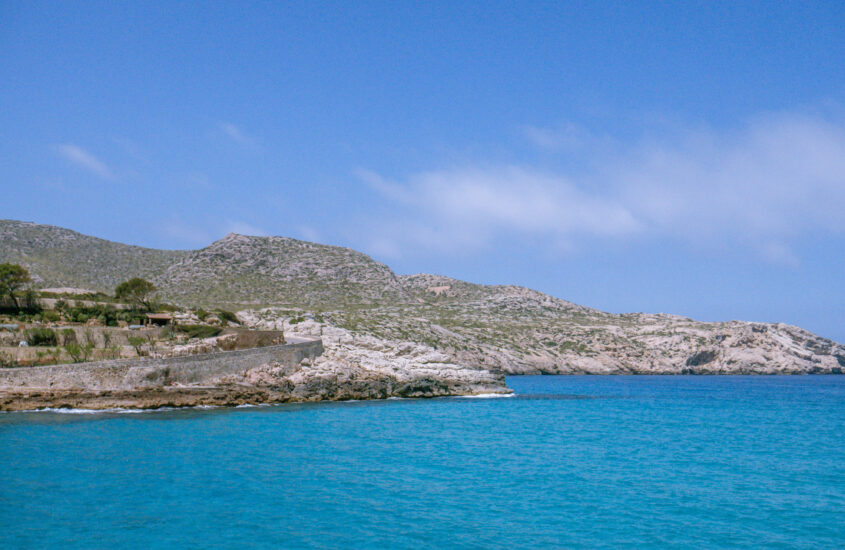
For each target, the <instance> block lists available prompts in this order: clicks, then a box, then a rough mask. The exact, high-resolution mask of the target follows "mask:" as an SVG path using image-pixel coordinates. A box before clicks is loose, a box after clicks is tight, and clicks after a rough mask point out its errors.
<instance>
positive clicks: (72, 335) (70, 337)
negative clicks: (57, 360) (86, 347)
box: [62, 328, 76, 346]
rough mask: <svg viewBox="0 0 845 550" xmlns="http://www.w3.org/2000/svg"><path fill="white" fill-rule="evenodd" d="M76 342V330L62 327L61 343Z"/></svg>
mask: <svg viewBox="0 0 845 550" xmlns="http://www.w3.org/2000/svg"><path fill="white" fill-rule="evenodd" d="M75 343H76V331H75V330H73V329H72V328H63V329H62V345H65V346H66V345H68V344H75Z"/></svg>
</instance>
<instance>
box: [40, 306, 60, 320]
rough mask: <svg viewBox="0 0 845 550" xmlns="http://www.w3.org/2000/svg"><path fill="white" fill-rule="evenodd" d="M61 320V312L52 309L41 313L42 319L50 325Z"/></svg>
mask: <svg viewBox="0 0 845 550" xmlns="http://www.w3.org/2000/svg"><path fill="white" fill-rule="evenodd" d="M61 318H62V316H61V315H59V312H57V311H53V310H52V309H47V310H44V311H42V312H41V319H42V320H43V321H46V322H48V323H55V322H56V321H58V320H60V319H61Z"/></svg>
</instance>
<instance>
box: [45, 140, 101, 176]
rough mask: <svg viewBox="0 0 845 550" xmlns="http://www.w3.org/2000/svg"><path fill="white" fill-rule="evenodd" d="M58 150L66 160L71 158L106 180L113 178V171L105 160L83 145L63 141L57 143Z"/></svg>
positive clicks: (75, 162) (71, 160) (78, 164)
mask: <svg viewBox="0 0 845 550" xmlns="http://www.w3.org/2000/svg"><path fill="white" fill-rule="evenodd" d="M56 151H57V152H58V153H59V154H60V155H61V156H62V157H64V158H65V159H66V160H69V161H70V162H72V163H74V164H76V165H77V166H79V167H81V168H84V169H86V170H88V171H89V172H91V173H93V174H94V175H96V176H98V177H100V178H102V179H104V180H110V179H112V178H113V175H112V171H111V170H110V169H109V167H108V166H106V164H105V163H104V162H103V161H101V160H100V159H98V158H97V157H95V156H94V155H92V154H91V153H89V152H88V151H86V150H85V149H83V148H82V147H79V146H77V145H74V144H72V143H61V144H59V145H56Z"/></svg>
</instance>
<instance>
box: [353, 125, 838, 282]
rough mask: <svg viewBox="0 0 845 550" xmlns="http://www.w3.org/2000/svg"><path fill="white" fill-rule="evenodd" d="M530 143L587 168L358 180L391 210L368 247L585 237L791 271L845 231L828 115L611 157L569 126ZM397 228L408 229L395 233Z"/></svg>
mask: <svg viewBox="0 0 845 550" xmlns="http://www.w3.org/2000/svg"><path fill="white" fill-rule="evenodd" d="M529 133H530V134H531V136H529V139H532V141H534V142H536V143H537V144H538V146H541V147H544V148H547V149H548V148H551V147H558V146H559V147H562V148H566V147H568V146H569V145H571V144H572V143H574V142H576V141H577V143H578V144H579V146H580V147H579V149H578V154H579V155H582V156H586V157H587V159H588V160H589V161H590V162H587V163H584V164H585V165H588V166H592V167H593V168H592V169H590V170H586V171H585V170H579V171H577V172H575V171H572V170H548V169H539V168H537V167H534V166H531V165H518V166H514V165H496V164H491V165H486V166H464V167H461V168H457V169H445V170H435V171H429V172H422V173H418V174H414V175H411V176H410V177H407V178H405V179H404V180H403V181H400V182H391V181H388V180H386V179H384V178H382V177H380V176H379V175H378V174H375V173H372V172H362V173H360V174H359V177H360V178H361V179H362V180H363V181H365V182H366V183H367V184H368V185H369V186H370V187H372V188H373V189H375V190H376V191H377V192H378V193H379V194H380V195H381V196H382V197H384V198H385V199H386V200H388V201H389V202H390V203H392V204H393V205H394V207H395V210H396V211H397V216H396V218H395V219H394V220H390V219H387V220H382V221H379V222H378V225H377V226H376V227H374V228H373V231H372V236H371V237H370V240H375V239H376V238H377V239H378V241H379V243H380V244H379V248H380V249H382V250H394V251H395V250H397V249H401V248H402V247H403V246H426V247H430V248H433V249H438V250H448V249H453V248H456V247H461V248H465V247H468V246H469V247H478V246H489V245H491V244H493V243H495V242H496V240H497V239H498V238H500V237H501V236H503V235H519V236H534V237H539V238H543V239H545V240H546V241H547V242H549V243H550V247H558V248H560V247H562V248H564V249H565V248H567V247H570V246H575V247H577V245H578V244H579V243H583V242H586V241H585V239H589V240H590V242H591V243H593V242H595V241H596V239H599V240H602V239H605V240H608V239H612V240H618V239H621V238H626V239H628V238H637V239H654V238H658V239H672V240H680V241H681V242H686V243H690V244H694V245H696V246H706V247H725V246H729V247H735V246H740V247H745V248H746V249H748V250H749V251H751V252H752V253H754V254H756V255H757V256H758V257H759V258H761V259H763V260H765V261H768V262H773V263H779V264H783V265H787V266H795V265H797V264H798V262H799V261H800V259H799V254H798V253H797V252H795V251H794V250H793V246H792V245H791V243H792V242H793V241H794V240H796V239H799V238H801V237H803V236H807V235H813V234H842V233H845V216H843V215H842V212H843V211H845V123H843V122H842V121H831V119H830V117H828V118H824V117H820V116H810V115H802V114H794V113H785V114H778V115H769V116H763V117H758V118H755V119H753V120H750V121H748V122H747V123H746V124H745V125H744V126H742V127H741V128H738V129H735V130H732V131H715V130H709V129H703V130H702V129H696V128H693V129H686V130H681V131H675V132H673V133H672V135H671V136H666V137H664V138H652V139H649V140H643V141H640V142H637V143H633V144H628V145H627V146H621V147H620V146H618V144H617V145H615V146H614V147H611V148H608V147H606V146H604V145H602V144H601V143H599V142H598V141H596V140H583V139H580V138H578V139H575V138H572V134H573V131H572V130H571V129H569V128H567V129H565V130H564V131H563V135H562V136H561V137H560V138H559V139H558V138H557V137H556V135H555V134H554V132H553V131H543V132H539V131H536V132H535V131H532V132H529ZM532 136H533V137H532ZM609 151H612V153H611V154H608V152H609ZM561 154H564V153H561ZM564 164H565V163H564ZM400 225H401V226H402V227H404V228H405V230H404V231H396V228H397V227H398V226H400ZM385 236H389V237H385ZM385 239H388V241H389V242H387V241H385Z"/></svg>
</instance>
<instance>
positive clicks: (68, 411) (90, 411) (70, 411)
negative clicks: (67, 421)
mask: <svg viewBox="0 0 845 550" xmlns="http://www.w3.org/2000/svg"><path fill="white" fill-rule="evenodd" d="M166 410H173V408H172V407H165V408H161V409H124V408H117V407H116V408H111V409H65V408H53V407H46V408H43V409H31V410H28V411H18V412H51V413H58V414H104V413H120V414H136V413H145V412H156V411H166Z"/></svg>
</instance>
